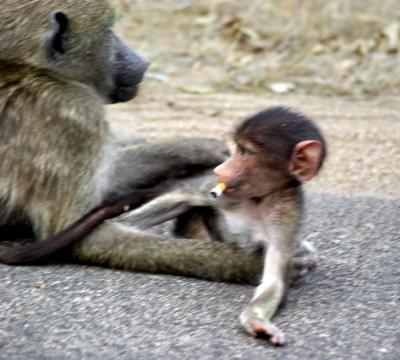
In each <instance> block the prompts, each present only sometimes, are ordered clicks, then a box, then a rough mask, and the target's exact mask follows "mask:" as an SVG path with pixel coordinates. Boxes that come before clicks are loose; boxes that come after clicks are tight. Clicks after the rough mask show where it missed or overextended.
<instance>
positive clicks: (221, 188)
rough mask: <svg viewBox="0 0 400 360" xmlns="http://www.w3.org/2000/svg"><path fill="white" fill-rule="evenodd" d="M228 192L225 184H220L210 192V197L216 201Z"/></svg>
mask: <svg viewBox="0 0 400 360" xmlns="http://www.w3.org/2000/svg"><path fill="white" fill-rule="evenodd" d="M225 190H226V184H225V183H218V184H217V186H216V187H215V188H213V189H212V190H211V191H210V195H211V196H212V197H213V198H214V199H216V198H218V197H220V196H221V195H222V193H223V192H224V191H225Z"/></svg>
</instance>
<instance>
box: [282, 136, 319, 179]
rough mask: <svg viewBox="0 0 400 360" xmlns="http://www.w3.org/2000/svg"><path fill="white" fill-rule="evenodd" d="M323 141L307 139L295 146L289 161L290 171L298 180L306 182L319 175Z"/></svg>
mask: <svg viewBox="0 0 400 360" xmlns="http://www.w3.org/2000/svg"><path fill="white" fill-rule="evenodd" d="M321 149H322V145H321V142H319V141H317V140H305V141H300V142H298V143H297V144H296V145H295V147H294V148H293V152H292V157H291V159H290V163H289V172H290V174H292V175H293V176H295V177H296V179H297V180H299V181H301V182H304V181H308V180H310V179H312V178H313V177H314V176H315V175H317V173H318V170H319V167H320V159H321Z"/></svg>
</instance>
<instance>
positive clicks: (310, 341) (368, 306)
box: [0, 195, 400, 360]
mask: <svg viewBox="0 0 400 360" xmlns="http://www.w3.org/2000/svg"><path fill="white" fill-rule="evenodd" d="M399 216H400V199H399V200H388V199H386V200H380V199H374V198H361V197H359V198H352V199H349V198H344V197H338V196H328V195H309V196H308V202H307V218H306V221H305V226H304V229H303V233H302V236H303V238H307V239H309V240H310V241H312V242H313V243H314V244H315V245H316V247H317V249H318V254H319V267H318V268H317V269H316V270H315V271H314V272H313V273H311V274H310V275H308V276H307V277H306V278H305V279H303V281H302V282H301V283H300V284H299V285H298V286H297V287H295V288H292V289H291V292H290V295H289V298H288V301H287V303H286V305H285V307H284V308H283V309H282V310H281V312H280V313H279V314H278V315H277V316H276V318H275V321H276V323H277V325H278V326H280V328H281V329H282V330H283V331H284V332H285V333H286V336H287V340H288V343H287V345H286V346H285V347H283V348H274V347H272V346H270V345H269V344H268V343H267V342H266V341H265V340H263V339H253V338H250V337H248V336H247V335H246V334H244V333H243V331H242V330H241V328H240V326H239V323H238V315H239V313H240V310H241V308H242V306H243V305H244V304H246V302H247V301H248V300H249V299H250V297H251V294H252V287H251V286H245V285H234V284H221V283H211V282H206V281H200V280H196V279H187V278H181V277H173V276H165V275H156V276H155V275H148V274H137V273H129V272H123V271H114V270H108V269H101V268H95V267H86V266H81V265H62V264H59V265H48V266H43V267H7V266H3V265H1V266H0V276H1V279H2V285H1V287H0V359H10V360H11V359H29V360H35V359H41V360H42V359H146V360H151V359H163V360H169V359H289V360H290V359H296V360H299V359H318V360H320V359H321V360H322V359H335V360H338V359H346V360H348V359H363V360H366V359H374V360H375V359H393V360H397V359H400V306H399V305H400V265H399V262H400V221H399V219H398V218H399Z"/></svg>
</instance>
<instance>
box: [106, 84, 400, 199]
mask: <svg viewBox="0 0 400 360" xmlns="http://www.w3.org/2000/svg"><path fill="white" fill-rule="evenodd" d="M142 90H143V91H142V93H141V95H140V96H139V98H137V99H136V100H135V101H134V102H129V103H126V104H119V105H113V106H110V107H109V108H108V111H109V112H108V115H109V119H110V122H111V123H112V127H113V129H115V130H117V131H123V132H124V133H139V134H142V135H144V136H146V137H147V138H148V139H149V140H156V139H163V138H167V137H175V136H178V137H192V136H212V137H217V138H220V139H224V140H227V139H228V138H229V136H228V134H229V131H230V130H231V129H232V126H233V125H234V124H235V123H236V122H238V121H240V120H241V119H243V118H244V117H246V116H248V115H250V114H252V113H254V112H256V111H258V110H260V109H263V108H265V107H268V106H272V105H284V106H289V107H293V108H294V109H297V110H299V111H302V112H304V113H305V114H307V115H309V116H310V117H312V118H313V119H314V120H315V121H316V122H317V123H318V125H319V126H320V127H321V128H322V130H323V132H324V134H325V136H326V138H327V140H328V145H329V156H328V160H327V162H326V166H325V167H324V169H323V171H322V173H321V175H320V177H319V178H318V179H316V180H315V181H312V182H311V183H310V184H309V185H308V189H309V190H310V191H313V192H324V193H336V194H342V195H348V196H354V195H363V196H373V197H396V196H400V166H399V164H400V145H399V139H400V117H399V114H400V99H399V98H379V99H375V100H372V101H350V100H345V99H338V98H334V99H333V98H331V99H329V98H320V97H314V96H271V95H269V94H268V95H267V94H266V95H260V94H238V93H223V94H222V93H220V94H208V95H194V94H184V93H181V92H179V91H176V89H174V88H171V87H169V86H167V85H166V84H155V83H151V82H150V83H148V84H147V85H145V86H144V88H143V89H142Z"/></svg>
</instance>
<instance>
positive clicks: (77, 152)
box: [0, 0, 261, 281]
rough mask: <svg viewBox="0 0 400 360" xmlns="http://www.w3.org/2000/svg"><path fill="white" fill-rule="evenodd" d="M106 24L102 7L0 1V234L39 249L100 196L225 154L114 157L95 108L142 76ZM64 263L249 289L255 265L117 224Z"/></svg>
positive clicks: (174, 149) (97, 2)
mask: <svg viewBox="0 0 400 360" xmlns="http://www.w3.org/2000/svg"><path fill="white" fill-rule="evenodd" d="M113 18H114V13H113V11H112V9H111V8H110V7H109V5H108V3H107V2H106V1H104V0H88V1H78V0H69V1H65V0H33V1H29V2H21V1H16V0H2V1H1V3H0V153H1V158H0V204H1V205H2V206H1V208H0V228H1V226H3V225H9V224H12V225H15V224H18V223H23V224H28V225H29V226H31V227H32V229H33V233H34V234H35V238H36V240H37V241H40V240H43V239H46V238H48V237H50V236H51V235H53V234H55V233H57V232H59V231H60V230H62V229H64V228H66V227H67V226H68V225H69V224H71V223H73V222H74V221H76V220H77V219H79V218H80V217H81V216H82V215H83V214H85V213H87V212H88V211H89V210H90V209H92V208H94V207H95V206H97V205H99V204H102V203H103V202H104V201H105V200H108V199H110V197H111V196H116V195H120V194H121V193H123V192H125V191H130V190H132V189H135V188H142V187H146V186H153V185H156V184H157V183H159V182H160V181H162V180H168V179H169V178H171V177H172V178H174V177H175V176H177V175H178V174H182V173H184V172H185V171H187V169H193V168H196V169H197V168H201V167H202V168H208V167H212V166H214V165H217V164H218V163H220V162H222V160H223V158H224V147H222V146H221V145H220V144H219V143H218V142H215V141H211V140H204V139H190V140H180V141H172V140H171V141H168V142H162V143H149V144H137V145H134V146H129V147H124V148H120V147H118V145H117V144H116V142H115V141H114V137H113V135H112V134H111V133H110V131H109V127H108V124H107V122H106V121H105V118H104V112H103V105H104V104H106V103H115V102H120V101H127V100H130V99H131V98H133V97H134V96H135V94H136V91H137V87H138V84H139V83H140V82H141V80H142V78H143V74H144V72H145V70H146V68H147V65H148V64H147V62H146V61H145V60H144V59H143V58H141V57H140V56H139V55H138V54H136V53H135V52H133V51H132V50H130V49H129V48H128V47H127V46H126V45H125V44H124V43H123V42H122V41H121V40H120V39H119V38H118V37H117V36H116V35H115V34H114V33H113V32H112V30H111V26H112V23H113ZM71 254H72V256H74V257H75V259H76V260H79V261H84V262H86V263H93V264H98V265H102V266H108V267H116V268H124V269H130V270H139V271H150V272H168V273H173V274H182V275H190V276H197V277H202V278H206V279H211V280H226V281H243V280H246V281H249V280H252V279H254V274H257V269H260V265H261V262H260V259H259V257H257V256H253V255H249V254H245V253H243V252H240V251H238V250H236V249H234V248H233V247H231V246H229V245H227V244H222V243H221V244H219V243H216V242H197V241H195V240H185V241H182V240H180V239H174V238H166V239H165V238H162V237H157V236H155V235H151V234H148V233H145V232H140V231H138V230H134V229H131V228H128V227H126V226H123V225H121V224H119V223H118V221H113V222H106V223H104V224H103V225H101V226H99V227H98V228H97V229H96V230H95V231H94V232H93V233H92V234H91V235H89V236H87V237H86V238H85V239H83V241H81V242H80V243H79V244H77V245H76V246H74V247H73V248H72V251H71ZM221 258H223V259H226V261H221ZM0 260H1V258H0ZM2 260H3V261H4V258H3V259H2ZM5 262H6V261H5Z"/></svg>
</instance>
